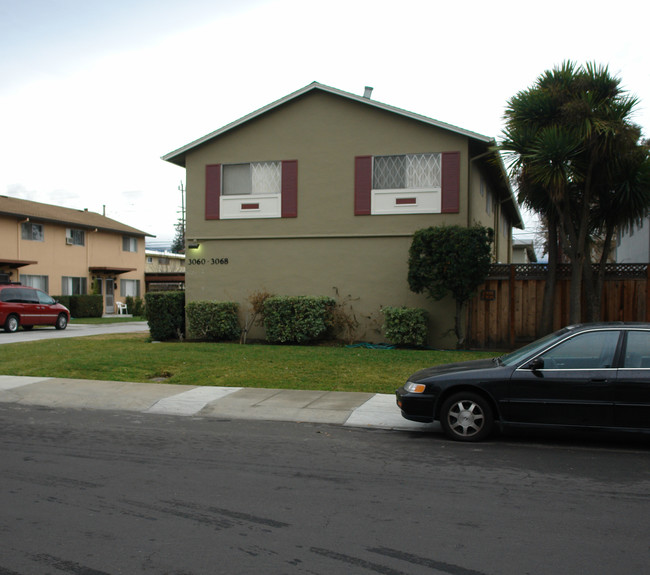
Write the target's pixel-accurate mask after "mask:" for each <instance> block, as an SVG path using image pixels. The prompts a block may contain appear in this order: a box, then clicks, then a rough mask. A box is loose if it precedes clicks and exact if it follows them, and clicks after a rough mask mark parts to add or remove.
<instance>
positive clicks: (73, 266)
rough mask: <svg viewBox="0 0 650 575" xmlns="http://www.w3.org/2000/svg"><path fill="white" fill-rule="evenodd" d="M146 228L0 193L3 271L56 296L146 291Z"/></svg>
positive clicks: (111, 299)
mask: <svg viewBox="0 0 650 575" xmlns="http://www.w3.org/2000/svg"><path fill="white" fill-rule="evenodd" d="M149 235H150V234H147V233H145V232H142V231H140V230H137V229H135V228H132V227H131V226H127V225H125V224H122V223H120V222H116V221H115V220H112V219H110V218H107V217H105V216H102V215H100V214H97V213H94V212H89V211H87V210H74V209H70V208H63V207H60V206H53V205H49V204H42V203H38V202H31V201H28V200H21V199H18V198H10V197H7V196H0V273H6V274H9V275H10V278H11V280H12V281H19V282H21V283H22V284H24V285H30V286H33V287H37V288H39V289H42V290H44V291H46V292H48V293H49V294H50V295H53V296H57V295H74V294H88V293H101V294H103V296H104V312H105V313H107V314H112V313H115V312H116V305H117V302H124V299H125V298H126V296H129V295H130V296H134V297H135V296H140V295H143V294H144V287H145V284H144V266H145V255H144V254H145V237H146V236H149Z"/></svg>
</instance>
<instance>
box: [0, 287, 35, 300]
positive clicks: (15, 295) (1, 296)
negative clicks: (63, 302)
mask: <svg viewBox="0 0 650 575" xmlns="http://www.w3.org/2000/svg"><path fill="white" fill-rule="evenodd" d="M0 301H4V302H10V303H38V297H37V295H36V291H35V290H31V289H25V288H5V289H3V290H1V291H0Z"/></svg>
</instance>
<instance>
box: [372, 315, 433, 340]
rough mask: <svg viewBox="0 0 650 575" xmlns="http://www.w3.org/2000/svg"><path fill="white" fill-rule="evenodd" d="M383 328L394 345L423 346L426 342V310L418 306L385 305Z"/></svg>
mask: <svg viewBox="0 0 650 575" xmlns="http://www.w3.org/2000/svg"><path fill="white" fill-rule="evenodd" d="M381 311H382V313H383V314H384V325H383V329H384V332H385V334H386V339H387V340H388V341H389V342H390V343H393V344H395V345H414V346H423V345H426V343H427V335H428V330H427V312H426V311H425V310H423V309H419V308H406V307H385V308H383V309H382V310H381Z"/></svg>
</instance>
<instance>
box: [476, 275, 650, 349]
mask: <svg viewBox="0 0 650 575" xmlns="http://www.w3.org/2000/svg"><path fill="white" fill-rule="evenodd" d="M546 272H547V266H546V264H506V265H493V266H492V268H491V270H490V274H489V276H488V279H487V280H486V282H485V284H484V285H483V286H482V287H481V288H480V289H479V291H478V293H477V295H476V296H475V297H474V299H472V300H471V301H470V305H469V314H468V327H467V329H468V331H467V335H468V338H467V339H468V342H469V345H470V346H471V347H472V348H478V349H514V348H516V347H519V346H521V345H522V344H524V343H526V342H529V341H532V340H534V339H536V338H537V337H538V335H539V334H538V333H537V330H538V326H539V324H540V320H541V314H542V301H543V295H544V284H545V283H546ZM570 277H571V265H570V264H562V265H560V266H559V267H558V272H557V285H556V294H555V309H554V310H553V329H559V328H560V327H562V326H564V325H567V324H568V323H569V287H570V283H571V281H570ZM649 286H650V265H648V264H608V265H607V267H606V270H605V279H604V282H603V293H602V300H601V319H602V320H603V321H650V292H649V290H648V287H649ZM584 309H585V306H584V305H583V310H584Z"/></svg>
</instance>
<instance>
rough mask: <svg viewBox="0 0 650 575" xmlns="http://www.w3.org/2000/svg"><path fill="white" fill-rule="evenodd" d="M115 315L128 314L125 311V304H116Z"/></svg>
mask: <svg viewBox="0 0 650 575" xmlns="http://www.w3.org/2000/svg"><path fill="white" fill-rule="evenodd" d="M117 313H118V314H120V315H121V314H124V315H126V314H128V313H129V310H128V309H126V304H125V303H122V302H121V301H118V302H117Z"/></svg>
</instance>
